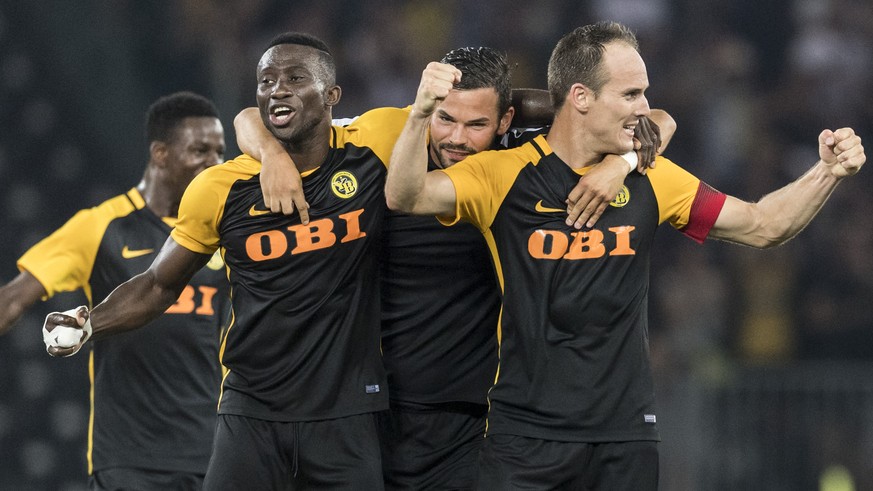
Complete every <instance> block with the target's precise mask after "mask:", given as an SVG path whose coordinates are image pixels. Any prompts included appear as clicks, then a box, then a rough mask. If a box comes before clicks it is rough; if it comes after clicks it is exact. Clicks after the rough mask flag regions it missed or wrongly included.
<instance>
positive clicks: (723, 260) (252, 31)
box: [0, 0, 873, 490]
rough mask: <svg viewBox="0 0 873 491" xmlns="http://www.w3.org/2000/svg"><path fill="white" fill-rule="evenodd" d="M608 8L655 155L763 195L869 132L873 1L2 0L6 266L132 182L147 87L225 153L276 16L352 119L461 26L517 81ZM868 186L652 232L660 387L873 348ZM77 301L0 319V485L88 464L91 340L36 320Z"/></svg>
mask: <svg viewBox="0 0 873 491" xmlns="http://www.w3.org/2000/svg"><path fill="white" fill-rule="evenodd" d="M601 19H613V20H618V21H621V22H623V23H625V24H627V25H629V26H631V27H632V28H633V29H634V30H635V31H636V33H637V35H638V37H639V40H640V44H641V52H642V54H643V57H644V59H645V60H646V63H647V67H648V72H649V81H650V84H651V87H650V89H649V90H648V92H647V95H648V98H649V101H650V104H651V105H652V106H653V107H658V108H663V109H666V110H667V111H668V112H669V113H670V114H671V115H673V117H674V118H675V120H676V121H677V123H678V130H677V133H676V135H675V137H674V138H673V140H672V142H671V144H670V147H669V149H668V150H667V153H666V156H667V157H668V158H670V159H672V160H674V161H675V162H677V163H679V164H680V165H682V166H684V167H685V168H687V169H688V170H690V171H691V172H693V173H694V174H696V175H697V176H699V177H700V178H702V179H704V180H705V181H707V182H708V183H710V184H711V185H713V186H714V187H716V188H717V189H719V190H721V191H724V192H727V193H729V194H733V195H735V196H738V197H741V198H743V199H747V200H756V199H758V198H760V197H761V196H762V195H764V194H765V193H767V192H768V191H771V190H774V189H776V188H778V187H781V186H782V185H784V184H785V183H787V182H789V181H791V180H794V179H795V178H796V177H798V176H799V175H800V174H802V173H803V172H804V171H805V170H806V169H808V168H809V167H810V166H811V165H812V164H813V163H814V162H815V161H816V160H817V158H818V156H817V137H818V134H819V132H821V130H822V129H825V128H830V129H837V128H839V127H844V126H850V127H852V128H854V129H855V131H856V132H857V133H858V134H860V135H861V137H862V138H863V139H864V141H865V143H866V146H867V148H868V153H870V152H873V131H871V130H873V91H871V90H870V89H871V88H873V9H871V8H870V4H869V0H819V1H817V2H809V1H806V0H739V1H734V2H721V1H715V0H592V1H590V2H577V1H570V0H543V1H538V2H509V1H499V0H479V1H476V2H465V1H461V0H443V1H440V2H431V1H425V0H412V1H399V0H372V1H366V2H346V1H341V0H319V1H311V0H297V1H295V0H238V1H235V2H224V1H221V0H177V1H175V2H138V1H134V0H114V1H105V0H87V1H83V2H66V1H63V0H43V1H42V2H14V1H12V0H0V108H2V119H0V207H2V208H0V209H2V210H3V212H2V214H0V234H2V236H3V237H4V241H3V243H4V247H3V248H2V250H0V280H2V281H3V282H6V281H9V280H10V279H11V278H12V277H13V276H14V274H15V273H16V269H15V260H16V259H17V258H18V257H19V256H20V255H21V254H22V253H23V252H24V251H25V250H26V249H27V248H28V247H30V246H31V245H33V244H34V243H35V242H36V241H37V240H39V239H40V238H42V237H43V236H45V235H46V234H47V233H49V232H50V231H52V230H54V229H55V228H57V227H58V226H59V225H61V224H62V223H63V222H64V221H66V219H67V218H69V216H70V215H71V214H72V213H73V212H74V211H75V210H77V209H79V208H81V207H84V206H91V205H95V204H97V203H99V202H100V201H102V200H103V199H106V198H108V197H109V196H112V195H115V194H117V193H118V192H121V191H124V190H126V189H128V188H129V187H132V186H134V185H135V184H136V183H137V182H138V180H139V178H140V172H141V169H142V167H143V165H144V163H145V161H146V155H147V154H146V148H145V143H144V136H143V118H144V112H145V109H146V107H147V106H148V104H149V103H150V102H151V101H152V100H154V99H155V98H157V97H158V96H160V95H163V94H166V93H169V92H172V91H175V90H182V89H187V90H193V91H195V92H199V93H201V94H203V95H206V96H207V97H210V98H212V99H213V100H214V101H215V102H216V104H217V105H218V107H219V109H220V110H221V112H222V121H223V123H224V125H225V128H226V132H227V134H228V155H227V157H228V158H232V157H234V156H235V155H236V153H237V150H236V148H237V147H236V145H235V142H234V141H233V131H232V121H233V117H234V115H235V114H236V113H237V112H238V111H239V109H241V108H243V107H245V106H251V105H254V102H255V101H254V90H255V77H254V74H255V70H254V69H255V64H256V62H257V59H258V58H259V56H260V54H261V53H262V51H263V48H264V46H265V44H266V43H267V41H269V39H270V38H272V37H273V36H274V35H275V34H277V33H279V32H282V31H285V30H302V31H307V32H311V33H313V34H316V35H318V36H319V37H321V38H323V39H324V40H325V41H327V42H328V44H329V45H330V46H331V47H332V48H333V50H334V55H335V57H336V59H337V64H338V83H339V84H340V85H341V86H342V87H343V95H342V101H341V102H340V104H339V106H338V108H337V109H336V110H335V113H334V115H335V116H337V117H345V116H353V115H356V114H360V113H362V112H363V111H365V110H367V109H369V108H372V107H377V106H382V105H400V106H403V105H407V104H409V103H411V102H412V100H413V98H414V95H415V89H416V87H417V85H418V80H419V76H420V74H421V71H422V69H423V68H424V66H425V65H426V64H427V62H429V61H432V60H437V59H439V58H440V57H441V56H442V54H443V53H445V52H446V51H448V50H449V49H452V48H454V47H459V46H480V45H488V46H493V47H496V48H499V49H501V50H503V51H505V52H506V53H507V56H508V58H509V60H510V62H511V64H512V65H513V67H514V75H513V80H514V85H515V86H517V87H536V88H545V87H546V76H545V73H546V65H547V62H548V57H549V54H550V51H551V48H552V47H553V46H554V43H555V42H556V41H557V40H558V38H559V37H560V36H561V35H562V34H563V33H565V32H567V31H569V30H571V29H572V28H574V27H576V26H578V25H583V24H587V23H591V22H593V21H596V20H601ZM871 184H873V171H871V170H870V169H865V170H864V171H862V172H861V173H860V174H859V175H858V176H856V177H855V178H853V179H849V180H847V181H846V182H844V183H843V184H842V185H840V186H839V187H838V188H837V190H836V191H835V193H834V195H833V196H832V198H831V200H830V201H829V202H828V203H827V204H826V205H825V207H824V208H823V210H822V211H821V213H820V214H819V216H818V217H817V218H816V219H815V220H814V221H813V223H812V224H811V225H810V226H809V227H808V228H807V229H806V230H804V231H803V232H802V233H801V234H800V235H799V236H798V237H797V238H796V239H794V240H792V241H791V242H789V243H788V244H786V245H784V246H782V247H779V248H776V249H772V250H767V251H755V250H749V249H744V248H740V247H738V246H733V245H728V244H723V243H716V242H714V241H713V242H710V243H707V244H706V245H704V246H702V247H701V246H698V245H696V244H694V243H693V242H692V241H690V240H687V239H686V238H684V237H682V236H681V234H678V233H676V232H674V231H671V230H667V228H663V229H662V231H661V232H659V236H658V237H657V240H656V244H658V245H656V254H655V256H654V257H653V263H652V283H651V285H650V309H651V322H650V336H651V349H652V355H653V359H654V362H655V367H656V370H657V376H658V379H659V384H660V385H661V386H662V388H663V390H662V392H663V393H664V400H665V402H664V404H665V405H666V404H668V402H669V401H670V400H671V396H672V395H675V391H674V389H675V384H674V382H675V381H676V380H685V379H686V378H687V377H689V376H694V377H700V378H703V379H707V380H722V379H724V378H725V377H729V376H730V373H731V370H732V369H733V367H737V366H740V365H743V366H749V365H765V366H775V367H789V366H797V365H802V364H804V363H811V362H814V361H815V362H819V361H822V360H831V361H849V360H851V361H856V362H860V361H873V329H871V328H873V302H871V300H873V227H871V219H870V218H869V217H870V216H871V212H873V202H871V201H873V193H868V192H866V191H865V190H866V189H868V188H869V187H870V186H871ZM75 302H79V303H81V302H83V298H78V297H75V296H62V297H61V298H59V299H57V300H53V301H52V303H49V304H48V305H43V306H42V307H40V308H35V309H34V310H35V311H37V312H39V313H40V314H39V315H30V316H28V317H26V318H24V319H23V320H22V321H21V322H20V324H21V325H19V327H18V329H16V330H14V331H13V333H11V334H9V335H8V336H6V337H4V338H0V370H2V373H3V374H4V375H3V376H2V377H0V489H6V488H9V489H13V488H14V489H29V488H27V486H32V488H31V489H69V490H74V489H81V486H82V483H83V482H84V480H83V478H82V477H81V476H82V475H84V465H83V463H84V450H83V449H84V438H85V434H86V425H87V414H88V407H87V390H88V383H87V377H86V376H85V373H86V370H87V366H86V361H87V359H86V357H79V359H70V360H61V361H58V360H51V359H49V357H48V356H47V355H45V353H44V351H43V348H42V342H41V339H40V336H39V332H38V331H39V329H38V328H39V326H40V325H41V323H42V319H41V315H42V314H43V313H46V312H48V311H49V310H51V309H52V308H54V307H55V306H60V305H63V306H69V305H73V304H75ZM658 397H659V398H660V397H661V394H658ZM28 416H30V417H28ZM659 421H660V419H659ZM662 432H664V430H662ZM71 455H72V456H75V457H71ZM80 455H81V458H79V457H78V456H80ZM667 457H669V453H668V455H667ZM686 458H687V457H686ZM677 465H678V464H677ZM10 469H17V470H15V471H14V472H12V471H10ZM22 469H23V470H22ZM59 476H60V477H59ZM71 476H72V477H71ZM22 486H24V487H22ZM666 489H672V488H670V487H667V488H666ZM676 489H682V487H681V486H680V485H679V484H676ZM690 489H693V486H692V487H691V488H690Z"/></svg>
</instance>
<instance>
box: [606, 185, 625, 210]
mask: <svg viewBox="0 0 873 491" xmlns="http://www.w3.org/2000/svg"><path fill="white" fill-rule="evenodd" d="M628 201H630V190H629V189H628V188H627V186H622V187H621V189H619V191H618V195H617V196H616V197H615V199H614V200H612V201H611V202H610V203H609V206H614V207H616V208H621V207H622V206H624V205H626V204H627V203H628Z"/></svg>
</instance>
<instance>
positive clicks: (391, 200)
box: [385, 189, 412, 213]
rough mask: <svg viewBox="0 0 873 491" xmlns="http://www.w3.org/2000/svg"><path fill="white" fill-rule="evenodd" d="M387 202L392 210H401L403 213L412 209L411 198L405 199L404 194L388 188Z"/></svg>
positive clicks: (386, 193) (386, 191) (386, 192)
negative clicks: (400, 194)
mask: <svg viewBox="0 0 873 491" xmlns="http://www.w3.org/2000/svg"><path fill="white" fill-rule="evenodd" d="M385 203H386V204H387V205H388V209H389V210H391V211H399V212H402V213H409V212H411V211H412V205H411V203H410V200H408V199H403V198H402V196H399V195H398V193H395V192H391V191H390V190H388V189H386V190H385Z"/></svg>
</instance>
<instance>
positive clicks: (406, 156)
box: [385, 62, 461, 215]
mask: <svg viewBox="0 0 873 491" xmlns="http://www.w3.org/2000/svg"><path fill="white" fill-rule="evenodd" d="M460 79H461V72H460V70H458V69H456V68H455V67H453V66H451V65H447V64H444V63H437V62H431V63H429V64H428V65H427V68H425V69H424V72H422V74H421V83H420V84H419V86H418V92H417V94H416V96H415V103H413V105H412V111H411V112H410V114H409V119H407V120H406V125H405V126H404V127H403V131H402V132H401V133H400V137H399V138H398V139H397V143H396V144H395V145H394V151H393V152H392V153H391V162H390V165H389V166H388V177H387V181H386V183H385V198H386V200H387V202H388V207H389V208H391V209H392V210H399V211H403V212H406V213H414V214H418V215H453V214H454V213H455V200H456V198H457V197H456V195H455V186H454V184H453V183H452V181H451V179H449V177H448V176H447V175H445V174H444V173H442V172H427V129H428V124H429V122H430V116H431V115H432V114H433V112H434V111H435V110H436V108H437V107H438V106H439V104H440V102H441V101H442V100H443V99H445V98H446V96H447V95H448V94H449V91H451V90H452V86H453V84H454V83H455V82H457V81H459V80H460Z"/></svg>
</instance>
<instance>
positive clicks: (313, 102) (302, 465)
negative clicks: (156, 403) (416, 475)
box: [44, 33, 409, 490]
mask: <svg viewBox="0 0 873 491" xmlns="http://www.w3.org/2000/svg"><path fill="white" fill-rule="evenodd" d="M256 74H257V93H256V99H257V102H258V108H259V112H260V116H261V119H262V121H263V124H264V125H266V127H267V128H268V129H269V131H270V132H271V133H272V135H274V136H275V137H276V138H278V140H279V141H280V142H281V144H282V147H283V151H285V152H287V153H288V154H289V155H290V156H291V157H292V158H293V160H294V161H295V162H297V163H298V165H299V167H300V170H301V172H302V173H303V188H304V190H305V192H306V194H307V196H308V198H309V200H310V202H311V205H312V208H311V210H312V220H311V221H310V222H309V224H308V225H304V224H302V223H301V221H300V217H299V215H294V216H288V215H282V214H273V213H270V212H269V210H268V209H265V208H264V205H263V201H264V198H263V195H262V193H261V188H260V183H259V173H260V170H261V164H260V162H258V161H257V160H254V159H253V158H251V157H249V156H247V155H242V156H240V157H238V158H236V159H234V160H231V161H228V162H225V163H224V164H222V165H219V166H215V167H213V168H210V169H207V170H206V171H205V172H203V173H201V174H200V175H199V176H197V178H196V179H195V180H194V181H193V182H192V183H191V185H190V186H189V187H188V189H187V190H186V191H185V194H184V196H183V198H182V202H181V205H180V207H179V221H178V222H177V224H176V227H175V228H174V229H173V231H172V233H171V235H170V238H169V239H168V240H167V242H166V244H164V247H163V248H162V249H161V252H160V253H159V254H158V257H157V258H156V259H155V261H154V262H153V263H152V265H151V266H150V267H149V269H148V270H147V271H145V272H144V273H142V274H140V275H137V276H136V277H134V278H132V279H131V280H129V281H127V282H125V283H123V284H122V285H121V286H119V287H118V288H117V289H116V290H115V291H114V292H113V293H112V294H111V295H109V296H108V297H107V298H106V299H105V300H104V301H103V302H102V303H101V304H100V305H98V306H96V307H95V308H94V309H93V310H92V311H91V312H90V314H89V312H88V311H87V309H85V308H79V309H76V310H75V311H71V312H70V314H61V313H53V314H50V315H49V316H48V317H47V319H46V325H45V327H44V329H45V331H46V332H47V338H48V341H47V346H48V349H49V352H50V353H51V354H54V355H60V356H63V355H68V354H71V353H74V352H75V351H76V350H77V349H78V348H79V347H80V346H81V345H82V343H83V342H84V341H79V342H77V343H63V344H61V343H58V342H57V341H53V340H52V338H53V337H58V336H60V334H58V333H62V332H65V329H68V328H69V326H82V332H84V333H87V332H88V330H89V329H90V330H92V331H93V337H94V338H95V339H99V338H101V337H104V336H106V335H107V334H109V333H117V332H120V331H125V330H129V329H133V328H135V327H138V326H141V325H142V324H143V323H145V322H146V321H148V320H149V319H152V318H154V317H155V316H157V315H158V314H159V313H160V312H161V311H163V310H164V309H165V308H166V307H167V306H168V305H169V304H171V303H172V300H173V299H174V298H176V297H177V296H178V293H179V291H180V290H181V289H182V287H183V286H184V285H185V284H186V283H187V282H188V280H189V278H190V277H191V275H192V274H193V273H194V272H195V271H197V270H199V269H200V267H202V266H203V265H204V264H205V263H206V262H208V261H209V258H210V257H212V255H213V254H214V253H215V251H217V250H220V251H221V255H222V256H223V258H224V260H225V262H226V264H227V267H228V276H229V279H230V283H231V289H232V305H233V320H232V323H231V325H230V327H229V328H228V330H227V334H226V335H225V336H224V338H223V340H222V344H221V361H222V364H223V366H224V367H225V368H226V369H227V374H226V375H225V377H224V379H223V381H222V384H221V395H220V398H219V403H218V421H217V425H216V428H215V436H214V444H213V452H212V456H211V459H210V462H209V467H208V469H207V472H206V478H205V480H204V489H207V490H215V489H228V490H238V489H318V490H320V489H338V488H343V489H349V488H351V487H355V488H357V489H372V490H378V489H382V487H383V484H382V467H381V457H380V451H379V442H378V437H377V432H376V415H375V413H377V412H378V411H383V410H385V409H387V407H388V393H387V386H386V377H385V371H384V368H383V366H382V360H381V355H380V353H379V289H378V287H377V286H374V285H373V279H374V278H376V277H377V275H378V271H377V266H378V256H379V250H378V245H379V237H380V235H381V228H382V223H383V221H384V216H385V212H386V206H385V194H384V183H385V175H386V168H385V166H386V164H387V162H388V159H389V157H390V152H391V149H392V147H393V145H394V142H395V141H396V139H397V136H398V135H399V134H400V131H401V129H402V128H403V124H404V122H405V120H406V118H407V116H408V114H409V112H408V110H402V109H392V108H384V109H377V110H374V111H370V112H368V113H366V114H363V115H361V116H360V117H359V118H357V119H356V120H355V122H354V123H353V124H351V125H349V126H347V127H341V126H331V112H332V108H333V106H334V105H336V104H337V103H338V102H339V100H340V95H341V89H340V87H339V86H338V85H336V83H335V77H336V67H335V65H334V60H333V57H332V56H331V54H330V50H329V49H328V47H327V45H325V43H324V42H322V41H321V40H319V39H317V38H315V37H313V36H310V35H307V34H303V33H285V34H282V35H280V36H278V37H276V38H275V39H274V40H273V41H272V42H271V43H270V45H269V47H268V49H267V50H266V51H265V52H264V54H263V55H262V57H261V59H260V61H259V63H258V66H257V70H256ZM86 319H87V320H86ZM146 334H147V333H146ZM106 339H110V338H108V337H107V338H106ZM65 345H66V346H68V347H66V348H64V346H65Z"/></svg>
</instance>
